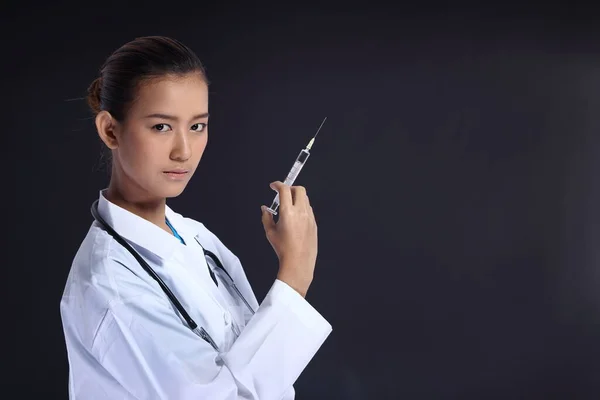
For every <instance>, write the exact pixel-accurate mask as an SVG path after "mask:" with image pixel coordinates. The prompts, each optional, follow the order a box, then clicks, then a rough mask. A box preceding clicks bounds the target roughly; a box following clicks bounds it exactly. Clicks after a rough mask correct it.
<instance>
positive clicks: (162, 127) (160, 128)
mask: <svg viewBox="0 0 600 400" xmlns="http://www.w3.org/2000/svg"><path fill="white" fill-rule="evenodd" d="M168 128H171V127H170V126H169V125H167V124H156V125H154V126H153V127H152V129H156V130H157V131H159V132H166V131H167V130H168Z"/></svg>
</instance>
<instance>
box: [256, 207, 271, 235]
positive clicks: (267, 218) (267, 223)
mask: <svg viewBox="0 0 600 400" xmlns="http://www.w3.org/2000/svg"><path fill="white" fill-rule="evenodd" d="M260 209H261V210H262V223H263V227H264V228H265V232H266V233H269V232H271V231H273V230H274V229H275V221H274V220H273V214H271V213H270V212H268V211H267V206H260Z"/></svg>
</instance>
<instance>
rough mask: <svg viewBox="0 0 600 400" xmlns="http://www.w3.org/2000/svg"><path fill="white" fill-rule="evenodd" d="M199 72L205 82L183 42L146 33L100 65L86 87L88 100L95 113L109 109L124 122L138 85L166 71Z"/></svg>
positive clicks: (125, 45)
mask: <svg viewBox="0 0 600 400" xmlns="http://www.w3.org/2000/svg"><path fill="white" fill-rule="evenodd" d="M191 72H198V73H200V75H201V76H202V78H203V79H204V81H205V82H206V83H207V84H208V80H207V78H206V72H205V70H204V66H203V65H202V63H201V62H200V59H199V58H198V56H196V54H195V53H194V52H193V51H192V50H191V49H189V48H188V47H187V46H185V45H184V44H183V43H181V42H179V41H177V40H175V39H171V38H167V37H164V36H146V37H140V38H137V39H135V40H132V41H131V42H129V43H126V44H124V45H123V46H121V47H120V48H119V49H117V50H116V51H115V52H114V53H112V54H111V55H110V56H109V57H108V58H107V59H106V61H105V62H104V64H103V65H102V67H101V68H100V76H99V77H98V78H96V79H95V80H94V81H93V82H92V83H91V85H90V86H89V87H88V95H87V103H88V105H89V106H90V108H91V109H92V111H93V112H94V114H97V113H99V112H100V111H102V110H106V111H108V112H110V114H111V115H112V116H113V117H114V118H115V119H116V120H117V121H123V120H124V119H125V116H126V114H127V110H128V108H129V106H130V104H131V102H132V100H133V99H134V96H135V93H136V90H137V88H138V85H139V84H140V83H141V82H142V81H145V80H148V79H152V78H156V77H160V76H161V75H165V74H175V75H183V74H187V73H191Z"/></svg>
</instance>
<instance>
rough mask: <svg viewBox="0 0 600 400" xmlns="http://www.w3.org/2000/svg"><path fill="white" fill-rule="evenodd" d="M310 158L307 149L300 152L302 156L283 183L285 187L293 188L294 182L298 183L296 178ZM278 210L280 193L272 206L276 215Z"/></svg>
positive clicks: (299, 156)
mask: <svg viewBox="0 0 600 400" xmlns="http://www.w3.org/2000/svg"><path fill="white" fill-rule="evenodd" d="M309 156H310V152H309V151H308V150H307V149H302V150H301V151H300V154H298V157H296V161H295V162H294V165H293V166H292V168H291V169H290V172H289V173H288V175H287V177H286V178H285V181H283V183H284V184H285V185H288V186H292V185H293V184H294V182H295V181H296V178H297V177H298V174H299V173H300V171H301V170H302V167H304V164H305V163H306V160H308V157H309ZM278 208H279V193H277V194H276V195H275V198H274V199H273V204H271V207H270V210H271V211H273V212H274V213H277V209H278Z"/></svg>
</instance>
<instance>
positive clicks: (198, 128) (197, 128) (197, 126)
mask: <svg viewBox="0 0 600 400" xmlns="http://www.w3.org/2000/svg"><path fill="white" fill-rule="evenodd" d="M192 129H193V130H195V131H196V132H203V131H204V129H206V124H205V123H202V122H200V123H197V124H194V125H192Z"/></svg>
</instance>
